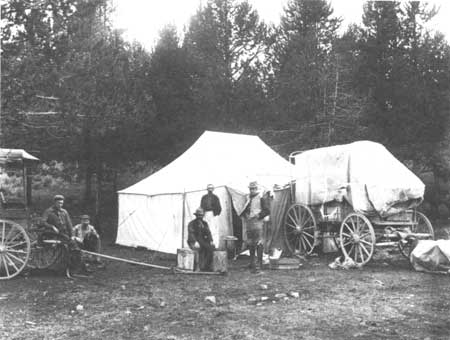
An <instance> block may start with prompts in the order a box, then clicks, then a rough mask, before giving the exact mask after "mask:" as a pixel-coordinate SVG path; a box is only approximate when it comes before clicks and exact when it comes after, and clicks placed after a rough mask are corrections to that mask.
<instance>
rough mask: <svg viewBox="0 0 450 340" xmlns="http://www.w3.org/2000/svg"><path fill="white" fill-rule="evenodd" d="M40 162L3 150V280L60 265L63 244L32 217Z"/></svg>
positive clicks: (0, 240) (0, 269)
mask: <svg viewBox="0 0 450 340" xmlns="http://www.w3.org/2000/svg"><path fill="white" fill-rule="evenodd" d="M38 161H39V160H38V158H36V157H34V156H32V155H30V154H29V153H27V152H26V151H24V150H21V149H0V201H1V202H0V280H2V279H10V278H13V277H15V276H17V275H19V274H20V273H21V272H22V271H23V270H24V269H25V268H38V269H45V268H51V267H57V266H59V265H61V264H62V263H61V261H64V259H65V258H66V257H67V256H66V254H67V249H66V248H67V245H66V244H65V242H64V240H60V239H57V238H55V237H47V236H46V233H45V231H46V230H45V228H43V227H39V223H36V218H33V216H32V213H31V210H30V208H31V205H32V195H31V188H32V187H31V171H32V169H33V166H34V165H35V164H37V162H38Z"/></svg>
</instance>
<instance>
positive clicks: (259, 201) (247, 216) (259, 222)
mask: <svg viewBox="0 0 450 340" xmlns="http://www.w3.org/2000/svg"><path fill="white" fill-rule="evenodd" d="M248 188H249V191H250V193H249V194H248V195H247V197H246V202H245V205H244V210H243V212H242V214H241V217H242V222H243V228H244V230H245V233H246V236H247V239H246V242H247V245H248V249H249V252H250V269H251V271H252V272H256V263H255V252H256V253H257V256H258V264H259V267H260V268H261V269H262V265H263V251H264V246H263V231H264V220H263V219H264V217H266V216H267V215H269V213H270V210H269V207H268V205H267V202H266V200H265V199H264V198H263V197H262V194H261V193H260V192H259V190H258V183H257V182H250V184H249V186H248Z"/></svg>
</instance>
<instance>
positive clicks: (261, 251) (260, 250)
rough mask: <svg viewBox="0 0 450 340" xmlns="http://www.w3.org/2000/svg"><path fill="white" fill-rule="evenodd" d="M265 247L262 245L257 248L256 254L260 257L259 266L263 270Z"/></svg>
mask: <svg viewBox="0 0 450 340" xmlns="http://www.w3.org/2000/svg"><path fill="white" fill-rule="evenodd" d="M263 251H264V249H263V245H262V244H258V246H257V247H256V253H257V255H258V265H259V269H261V270H262V269H263Z"/></svg>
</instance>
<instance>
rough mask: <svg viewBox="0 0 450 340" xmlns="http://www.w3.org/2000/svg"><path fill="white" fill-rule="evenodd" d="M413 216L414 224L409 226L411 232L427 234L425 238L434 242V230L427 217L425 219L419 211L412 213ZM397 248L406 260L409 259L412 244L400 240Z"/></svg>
mask: <svg viewBox="0 0 450 340" xmlns="http://www.w3.org/2000/svg"><path fill="white" fill-rule="evenodd" d="M413 216H414V222H415V224H412V225H411V232H412V233H421V234H429V237H427V238H426V239H428V240H434V229H433V226H432V224H431V222H430V220H429V219H428V217H426V216H425V215H424V214H422V213H421V212H419V211H416V212H414V213H413ZM398 248H399V250H400V253H401V254H402V255H403V256H405V257H406V258H407V259H409V256H410V255H411V252H412V250H413V245H412V242H410V241H408V240H400V241H398Z"/></svg>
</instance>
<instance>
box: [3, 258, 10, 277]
mask: <svg viewBox="0 0 450 340" xmlns="http://www.w3.org/2000/svg"><path fill="white" fill-rule="evenodd" d="M2 261H3V266H4V267H5V270H6V276H7V277H9V269H8V264H7V263H6V260H5V257H4V256H2Z"/></svg>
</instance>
